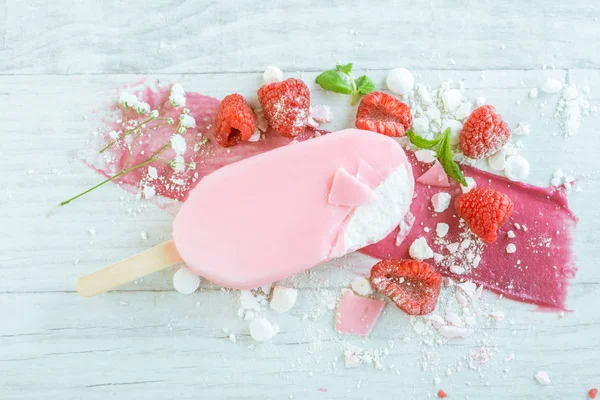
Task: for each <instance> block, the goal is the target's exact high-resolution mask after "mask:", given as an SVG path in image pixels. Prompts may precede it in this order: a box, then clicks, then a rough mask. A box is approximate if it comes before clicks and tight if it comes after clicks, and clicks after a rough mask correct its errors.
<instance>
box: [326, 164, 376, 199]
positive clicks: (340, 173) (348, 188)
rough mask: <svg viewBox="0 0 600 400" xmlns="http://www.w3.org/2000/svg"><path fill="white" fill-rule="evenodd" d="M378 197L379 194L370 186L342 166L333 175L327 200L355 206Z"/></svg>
mask: <svg viewBox="0 0 600 400" xmlns="http://www.w3.org/2000/svg"><path fill="white" fill-rule="evenodd" d="M376 198H377V195H376V194H375V192H373V190H371V188H370V187H369V186H367V185H366V184H364V183H362V182H360V181H359V180H358V179H357V178H356V177H354V176H352V175H350V174H349V173H348V171H346V170H345V169H344V168H343V167H340V168H339V169H338V170H337V171H336V173H335V176H334V177H333V184H332V185H331V190H330V191H329V198H328V200H327V201H328V202H329V203H330V204H333V205H336V206H350V207H354V206H359V205H361V204H364V203H367V202H369V201H371V200H375V199H376Z"/></svg>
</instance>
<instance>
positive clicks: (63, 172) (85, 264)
mask: <svg viewBox="0 0 600 400" xmlns="http://www.w3.org/2000/svg"><path fill="white" fill-rule="evenodd" d="M370 75H371V76H372V77H373V79H374V80H375V82H376V84H377V85H378V86H380V87H381V86H382V84H383V80H384V77H385V72H384V71H377V72H373V73H370ZM416 75H417V83H425V84H428V85H432V86H436V85H438V84H439V83H440V82H442V81H445V80H447V79H453V81H454V82H457V81H459V80H461V79H464V80H465V84H466V86H467V94H468V95H469V97H471V98H473V99H474V98H476V97H477V96H481V95H484V96H486V98H487V101H488V102H489V103H492V104H494V105H496V106H497V108H498V110H499V111H500V112H501V113H502V114H503V116H504V117H505V119H506V120H507V121H508V122H509V123H510V124H511V126H515V125H516V124H517V123H518V122H528V123H529V124H530V125H531V127H532V134H531V135H530V136H528V137H525V138H523V142H524V145H525V147H524V149H523V151H522V153H523V154H524V155H525V156H526V157H527V158H528V160H529V161H530V162H531V165H532V173H531V175H530V177H529V178H528V181H529V182H531V183H535V184H547V183H548V182H549V180H550V177H551V175H552V172H553V171H554V169H555V168H557V167H562V168H563V169H565V170H573V172H574V173H575V174H576V176H577V178H578V179H580V180H581V184H582V186H583V188H584V191H583V192H582V193H574V194H572V195H571V197H570V201H571V204H572V206H573V208H574V210H575V211H576V212H577V213H578V215H579V216H580V218H581V221H580V225H579V228H578V231H577V239H576V243H575V251H576V253H577V254H578V263H579V268H580V271H579V273H578V275H577V277H576V278H575V281H574V285H573V286H572V288H571V291H570V294H569V301H568V305H569V307H570V308H572V309H574V310H575V311H576V312H574V313H567V315H566V317H565V318H564V319H559V318H558V316H557V315H556V314H551V313H548V314H547V313H537V312H532V310H533V307H532V306H529V305H525V304H519V303H516V302H512V301H508V300H498V299H496V298H494V297H493V296H491V295H489V294H488V295H487V297H486V303H487V304H488V307H490V310H491V309H493V308H494V307H497V308H500V309H502V310H504V311H505V312H506V315H507V319H506V321H505V322H504V323H502V324H501V325H499V327H497V328H494V329H485V330H484V331H483V332H481V333H479V334H478V335H475V336H474V337H473V338H470V339H467V340H465V341H461V342H459V343H456V344H452V345H449V346H442V347H439V348H437V347H434V348H431V352H430V353H431V357H433V358H432V360H433V361H430V362H429V364H428V369H427V371H422V368H423V359H422V357H423V353H422V351H423V349H424V348H425V349H426V350H425V351H426V353H427V352H428V351H429V350H427V349H428V348H427V347H424V345H423V344H421V343H420V340H419V339H418V338H417V337H415V334H414V331H413V330H412V328H411V325H410V320H409V319H408V318H407V317H405V316H404V315H402V314H401V313H400V312H398V311H396V310H395V309H394V308H393V307H390V306H388V307H386V310H385V312H384V315H383V317H382V319H381V320H380V321H379V322H378V324H377V326H376V328H375V330H374V332H373V334H372V336H371V337H370V338H368V339H366V340H363V339H360V338H354V337H348V336H344V335H339V334H337V333H335V332H334V331H333V327H332V325H333V323H332V321H333V312H332V311H331V310H328V309H327V302H328V301H330V299H334V298H335V297H336V296H337V295H338V293H339V289H340V288H342V287H348V285H349V284H350V282H351V280H352V278H353V277H354V276H355V273H356V271H358V272H360V271H365V270H367V269H368V268H369V266H370V265H372V261H370V260H369V259H368V258H366V257H363V256H360V255H352V256H350V257H348V258H345V259H342V260H339V261H336V262H333V263H330V264H328V265H323V266H320V267H317V268H316V269H314V270H313V271H311V273H310V279H308V275H307V274H301V275H299V276H297V277H294V278H292V282H293V283H294V284H295V285H296V286H297V287H299V288H300V293H299V300H298V304H297V306H296V308H294V309H293V310H292V311H291V312H290V313H289V314H286V315H275V314H271V313H270V311H268V310H267V311H264V315H266V316H268V317H269V318H271V319H272V320H273V321H276V322H277V323H278V324H279V325H280V327H281V332H280V333H279V334H278V336H276V338H275V340H274V342H272V343H268V344H265V345H255V346H254V347H253V348H248V346H250V345H251V344H254V342H253V341H252V340H251V339H250V338H249V336H248V331H247V324H248V323H247V322H244V321H242V320H241V319H240V318H238V316H237V310H238V307H239V302H238V300H237V297H238V295H237V293H224V292H221V291H220V290H219V289H218V288H215V287H212V285H210V284H209V283H208V282H206V281H203V282H202V289H201V291H199V292H197V293H195V294H194V295H192V296H183V295H180V294H178V293H175V292H173V291H172V283H171V275H172V273H173V270H174V269H171V270H169V271H166V272H164V273H158V274H154V275H153V276H151V277H149V278H146V279H144V280H143V281H141V282H138V283H137V284H133V285H129V286H127V287H125V288H124V291H118V292H114V293H110V294H106V295H103V296H98V297H96V298H93V299H81V298H80V297H79V296H78V295H77V294H76V293H75V292H74V290H75V279H76V277H78V276H81V275H84V274H85V273H88V272H91V271H93V270H96V269H97V268H100V267H103V266H105V265H108V264H110V263H111V262H114V261H117V260H119V259H122V258H125V257H127V256H129V255H131V254H134V253H137V252H139V251H141V250H144V249H146V248H149V247H151V246H153V245H155V244H158V243H160V242H161V241H164V240H167V239H169V236H170V230H171V228H170V224H171V221H172V216H170V215H168V214H167V213H165V212H163V211H162V210H160V209H158V208H156V207H154V206H151V205H150V206H147V205H146V204H145V203H144V202H139V201H136V200H135V199H134V197H133V196H131V195H129V194H126V193H124V192H123V191H122V190H120V189H119V188H118V187H116V186H115V185H108V186H106V187H104V188H102V190H99V191H97V192H96V193H94V194H93V195H91V196H90V197H88V198H83V199H81V201H79V202H74V203H73V204H70V205H69V206H68V207H65V208H63V209H61V210H59V211H58V212H55V213H54V214H53V215H51V216H50V218H46V214H47V212H48V211H49V210H50V209H51V208H52V207H53V205H54V204H56V203H58V202H59V201H61V200H63V199H64V198H66V197H68V196H70V195H72V194H74V193H77V192H79V191H81V190H82V189H84V188H86V187H88V186H89V185H90V184H91V183H93V182H95V181H96V180H97V179H98V177H97V176H96V175H95V174H94V173H93V172H91V171H90V170H89V169H87V168H86V167H85V166H83V165H81V164H80V163H78V162H77V152H78V151H79V150H82V149H86V148H88V147H89V143H88V140H89V138H90V135H91V132H92V131H94V130H95V129H98V127H99V126H100V124H99V121H101V119H102V116H103V115H102V113H101V112H99V111H98V110H100V109H101V107H102V106H103V105H104V104H106V103H107V102H108V100H109V99H110V98H114V96H115V94H116V93H117V88H118V87H119V86H120V85H123V84H125V83H127V82H132V81H136V80H138V79H140V77H138V76H131V75H91V76H50V75H45V76H0V88H1V89H0V109H1V110H6V112H3V113H0V128H1V129H2V135H0V145H1V146H2V149H3V150H4V151H3V161H2V168H3V172H5V173H4V175H3V179H4V181H3V183H4V186H5V188H6V189H4V193H3V194H2V195H0V218H2V220H3V221H5V225H4V229H3V230H2V231H0V243H2V247H1V248H0V254H1V255H0V321H3V323H2V324H0V343H1V345H0V398H2V399H13V398H15V399H16V398H19V399H22V398H27V399H36V398H39V399H42V398H47V397H48V396H53V397H56V398H66V399H69V398H86V399H105V398H106V397H107V396H111V397H114V398H116V399H120V398H123V399H131V398H139V397H142V396H145V397H170V396H172V395H173V394H174V393H176V394H177V395H178V396H179V397H181V398H198V397H199V396H202V397H203V398H204V397H205V398H232V399H233V398H236V399H239V398H242V399H243V398H247V399H252V398H272V399H280V398H286V397H288V396H290V395H292V396H294V398H296V399H298V398H319V397H321V396H323V397H325V396H330V397H331V398H338V397H342V396H343V397H345V398H349V399H364V398H372V397H373V396H377V397H380V398H386V397H387V396H388V395H389V393H390V390H393V392H394V393H398V394H402V395H403V396H405V397H406V398H415V399H421V398H425V397H426V396H428V395H430V394H434V393H435V390H436V388H435V386H434V385H433V383H432V382H431V381H432V376H434V375H435V374H436V373H439V374H440V378H442V386H443V387H444V389H445V390H446V391H447V392H448V393H452V394H459V395H460V396H461V397H462V396H470V398H479V397H481V396H482V394H484V395H485V396H486V398H490V399H494V398H496V399H505V398H507V395H508V396H509V397H510V398H515V399H518V398H522V399H527V398H535V397H537V396H540V395H545V396H548V397H550V398H556V399H562V398H574V397H577V396H579V395H580V394H582V393H585V391H586V390H588V389H589V387H588V386H590V385H591V384H592V383H593V382H594V379H596V378H597V376H596V375H595V374H596V373H597V368H596V367H595V364H596V361H595V360H596V359H597V358H598V356H600V354H599V353H600V348H599V347H598V344H597V340H596V338H597V334H598V332H600V319H599V318H598V313H597V312H596V310H595V308H596V307H595V304H596V300H595V299H596V298H597V296H598V294H599V293H600V271H599V270H598V269H597V268H595V264H596V260H595V254H596V252H595V251H591V250H590V249H592V250H593V249H595V248H597V245H598V243H600V232H599V231H598V229H597V227H596V225H595V221H597V220H598V218H599V217H600V214H599V212H598V209H597V207H596V206H595V203H594V201H595V200H594V199H596V198H597V197H598V196H599V195H600V189H599V188H600V186H599V185H598V183H599V181H600V174H599V173H598V166H597V161H596V159H595V157H594V155H593V153H592V151H593V149H595V148H598V146H600V135H598V128H597V127H598V126H600V124H599V123H600V117H598V116H597V115H596V116H590V117H589V118H587V119H586V120H585V121H584V123H583V125H582V127H581V130H580V132H579V134H578V135H577V136H574V137H571V138H563V137H561V136H556V137H555V136H553V133H554V132H557V131H558V127H557V125H556V123H555V121H554V119H553V114H554V105H555V102H556V100H557V96H553V97H552V96H547V95H540V98H538V99H536V100H529V99H528V97H527V94H528V92H529V89H530V88H532V87H536V86H539V85H540V84H541V83H542V82H543V81H544V80H545V79H547V78H548V77H549V76H554V77H558V78H564V77H566V76H568V78H569V79H570V80H571V81H572V82H576V83H577V84H582V83H584V82H587V84H588V85H589V87H590V89H591V94H592V97H593V99H592V101H593V103H595V104H598V103H600V71H598V70H570V71H565V70H536V71H521V70H515V71H485V73H484V77H485V79H482V77H481V76H482V75H481V71H437V70H431V71H430V70H422V71H417V72H416ZM296 76H300V77H302V78H303V79H305V80H306V81H307V82H312V81H313V80H314V77H315V76H316V73H314V72H306V73H298V74H296ZM153 78H157V79H160V80H161V81H164V82H180V83H182V84H183V86H184V87H186V88H187V89H189V90H197V91H201V92H203V93H205V94H208V95H213V96H215V97H218V98H221V97H223V96H224V95H226V94H228V93H230V92H233V91H237V92H240V93H242V94H244V95H246V96H248V97H249V98H252V97H253V96H254V93H255V91H256V88H257V87H258V85H259V84H260V76H259V74H258V73H246V74H235V75H234V74H228V73H222V74H184V75H180V74H164V75H156V76H154V77H153ZM311 89H312V93H313V103H314V104H320V103H327V104H330V105H331V106H332V110H333V112H334V115H335V120H334V122H333V123H332V124H330V125H329V126H326V128H329V129H332V130H335V129H341V128H343V127H348V126H352V123H353V116H354V110H353V108H351V107H349V105H348V101H349V99H348V98H347V97H343V96H339V95H334V94H329V93H324V92H323V91H322V90H320V89H319V88H316V87H315V86H314V84H311ZM111 96H113V97H111ZM517 100H519V101H521V103H520V104H517V103H516V101H517ZM544 103H546V105H545V106H544V107H543V108H540V106H541V105H542V104H544ZM542 114H543V115H542ZM33 115H35V118H33V117H32V116H33ZM84 116H87V118H84ZM32 121H35V123H32ZM30 170H32V171H31V172H30ZM138 208H139V212H137V211H136V210H138ZM128 209H131V210H132V212H128ZM134 211H135V212H136V215H133V212H134ZM90 228H94V229H95V231H96V235H95V236H92V235H90V233H89V232H88V230H89V229H90ZM141 231H146V232H148V234H149V240H148V241H143V240H142V239H141V237H140V232H141ZM75 260H79V263H78V264H77V265H74V261H75ZM318 313H322V315H320V316H318V317H316V319H313V318H311V317H309V318H308V319H303V316H304V314H307V315H317V314H318ZM223 328H227V329H228V330H229V331H228V333H227V334H226V333H225V332H223ZM229 332H232V333H235V334H236V335H238V339H239V341H238V343H236V344H233V343H231V342H230V341H229V339H228V334H229ZM405 336H408V337H410V338H411V341H410V342H408V343H404V342H403V338H404V337H405ZM390 340H394V343H395V346H394V348H390V346H389V341H390ZM348 344H353V345H358V346H359V347H362V348H365V349H380V350H383V349H385V348H388V350H389V353H390V354H389V356H387V357H386V358H385V360H384V361H383V364H384V369H383V370H381V371H374V370H372V369H371V368H370V367H367V366H362V367H360V368H358V369H356V370H346V369H344V368H343V362H342V360H341V354H342V348H343V347H344V346H345V345H348ZM481 347H491V348H493V349H496V350H495V352H494V355H493V358H492V360H491V361H490V366H489V367H488V369H486V368H483V369H482V370H481V371H480V372H477V371H470V370H468V368H467V367H466V364H464V363H465V360H464V357H465V356H466V355H468V354H469V352H470V351H471V350H477V349H479V348H481ZM426 353H425V354H426ZM510 353H514V354H515V355H516V358H515V361H512V362H509V363H507V362H505V361H504V359H505V358H507V357H508V355H509V354H510ZM566 353H568V354H569V357H564V354H566ZM459 361H461V362H463V370H462V372H460V373H457V372H456V371H455V373H454V374H453V375H452V376H451V377H446V376H445V370H446V368H448V367H449V366H451V367H452V368H453V369H455V368H456V367H457V366H458V362H459ZM431 368H434V369H433V371H439V372H432V371H431ZM504 368H507V369H508V372H505V373H499V371H502V370H503V369H504ZM541 369H545V370H548V371H549V372H550V373H551V379H552V384H551V385H550V386H549V387H546V388H542V387H540V386H539V385H538V384H537V383H536V382H535V381H534V380H533V375H534V374H535V373H536V372H537V371H538V370H541ZM257 371H260V373H258V372H257ZM358 382H361V383H360V387H357V384H358ZM466 382H470V385H468V384H466ZM319 388H327V389H328V390H329V391H328V392H327V393H320V392H317V389H319Z"/></svg>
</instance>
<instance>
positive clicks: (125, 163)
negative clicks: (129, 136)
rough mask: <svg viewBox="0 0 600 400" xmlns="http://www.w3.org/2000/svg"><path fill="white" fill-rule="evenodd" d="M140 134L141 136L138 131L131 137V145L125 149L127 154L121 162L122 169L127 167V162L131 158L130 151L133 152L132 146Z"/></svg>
mask: <svg viewBox="0 0 600 400" xmlns="http://www.w3.org/2000/svg"><path fill="white" fill-rule="evenodd" d="M140 136H142V133H141V132H140V131H138V132H137V133H136V134H135V136H134V137H133V142H131V146H130V147H129V149H127V156H126V157H125V162H124V163H123V169H125V168H127V163H128V162H129V159H130V158H131V153H132V152H133V148H134V147H135V144H136V143H137V141H138V139H139V138H140Z"/></svg>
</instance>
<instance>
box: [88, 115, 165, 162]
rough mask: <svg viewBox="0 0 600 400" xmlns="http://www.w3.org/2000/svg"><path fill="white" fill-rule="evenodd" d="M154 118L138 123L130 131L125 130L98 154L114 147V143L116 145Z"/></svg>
mask: <svg viewBox="0 0 600 400" xmlns="http://www.w3.org/2000/svg"><path fill="white" fill-rule="evenodd" d="M154 119H155V118H154V117H150V118H148V119H147V120H145V121H142V122H140V123H139V124H137V125H136V126H134V127H133V128H131V129H128V130H126V131H125V132H123V133H122V134H121V135H120V136H119V137H118V138H116V139H115V140H113V141H112V142H110V143H109V144H107V145H106V146H104V147H103V148H102V149H101V150H100V151H99V152H98V153H99V154H102V153H104V152H105V151H106V150H108V149H109V148H111V147H112V146H114V145H115V143H117V142H118V141H119V140H121V139H123V138H124V137H125V136H127V135H129V134H130V133H132V132H135V131H136V130H138V129H139V128H140V127H141V126H142V125H144V124H147V123H148V122H150V121H152V120H154Z"/></svg>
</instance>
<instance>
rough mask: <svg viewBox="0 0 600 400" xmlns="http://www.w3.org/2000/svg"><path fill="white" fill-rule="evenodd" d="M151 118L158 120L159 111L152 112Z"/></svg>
mask: <svg viewBox="0 0 600 400" xmlns="http://www.w3.org/2000/svg"><path fill="white" fill-rule="evenodd" d="M150 116H151V117H152V118H158V110H152V112H151V113H150Z"/></svg>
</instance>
